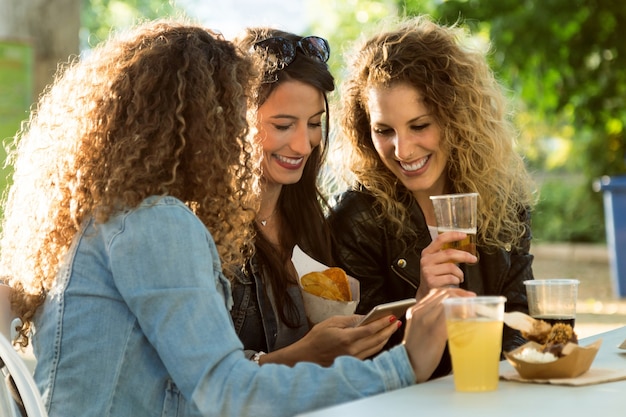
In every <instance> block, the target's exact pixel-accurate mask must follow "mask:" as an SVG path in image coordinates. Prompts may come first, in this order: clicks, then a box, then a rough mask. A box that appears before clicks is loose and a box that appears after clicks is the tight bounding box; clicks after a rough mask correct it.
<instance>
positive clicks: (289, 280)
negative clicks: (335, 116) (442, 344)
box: [236, 28, 335, 326]
mask: <svg viewBox="0 0 626 417" xmlns="http://www.w3.org/2000/svg"><path fill="white" fill-rule="evenodd" d="M272 37H283V38H286V39H289V40H293V41H295V42H297V41H299V40H300V39H302V37H301V36H298V35H295V34H293V33H289V32H283V31H280V30H274V29H270V28H249V29H248V30H247V31H246V33H245V35H244V36H243V37H242V38H240V39H238V40H237V41H236V42H237V43H238V44H239V46H240V47H241V48H242V49H244V51H246V52H254V49H253V46H254V44H255V43H256V42H259V41H261V40H264V39H268V38H272ZM253 55H256V58H257V59H258V60H257V65H258V66H259V69H260V72H261V76H262V77H266V76H267V74H266V72H267V64H266V62H265V61H264V57H263V56H262V55H261V54H254V53H253ZM271 75H272V79H271V80H270V81H267V80H264V81H262V82H260V83H259V84H258V88H257V91H255V92H254V93H253V94H251V96H250V101H251V108H252V110H253V111H255V110H256V109H258V108H259V107H260V106H261V105H262V104H263V103H264V102H265V100H267V98H268V97H269V96H270V94H271V93H272V91H274V90H275V89H276V88H277V87H278V86H279V85H280V84H281V83H283V82H285V81H288V80H297V81H300V82H303V83H306V84H309V85H311V86H313V87H315V88H317V89H318V90H320V91H321V92H322V93H323V95H324V101H325V103H326V117H325V128H324V133H323V137H322V143H321V144H320V145H319V146H317V147H316V148H315V149H313V152H312V153H311V155H310V156H309V159H308V161H307V163H306V165H305V167H304V170H303V173H302V178H301V179H300V181H298V182H297V183H295V184H288V185H283V187H282V190H281V194H280V197H279V199H278V207H277V214H278V216H277V218H278V219H279V220H278V221H279V241H280V248H278V249H279V250H277V248H276V246H274V245H273V244H272V243H271V242H269V241H268V240H267V239H266V238H265V236H264V235H263V233H261V231H260V230H259V228H258V226H257V234H256V239H255V249H256V256H257V257H258V260H259V262H260V263H261V264H262V265H263V267H264V268H265V270H266V271H267V275H266V276H267V277H270V282H269V285H270V286H271V289H272V293H273V296H274V298H275V300H276V304H277V309H278V314H279V318H280V320H281V321H282V322H284V323H285V324H287V325H288V326H296V323H297V322H298V321H297V320H298V318H299V317H298V311H297V309H296V307H295V304H294V303H293V300H292V299H291V297H290V296H289V294H288V293H287V287H288V286H289V285H293V283H294V282H296V280H297V277H296V276H295V275H294V274H295V272H294V271H292V270H291V269H289V268H287V267H286V266H287V265H289V261H290V259H291V255H292V251H293V248H294V246H295V245H296V244H297V245H298V246H300V247H301V248H302V249H303V250H304V251H305V252H307V253H308V254H309V255H311V256H312V257H314V258H315V259H317V260H318V261H320V262H322V263H324V264H326V265H332V263H333V262H332V256H331V240H330V229H329V227H328V224H327V222H326V219H325V216H324V214H325V213H324V212H325V209H326V208H327V207H328V204H327V201H326V200H325V198H324V196H323V195H322V193H321V191H320V189H319V186H318V178H319V173H320V169H321V167H322V164H323V161H324V160H325V158H326V153H327V151H328V130H329V129H328V123H329V109H328V99H327V94H328V93H330V92H332V91H333V90H334V89H335V82H334V78H333V76H332V74H331V73H330V71H329V69H328V66H327V65H326V63H324V62H321V61H319V60H316V59H313V58H310V57H308V56H306V55H305V54H303V53H301V51H300V50H299V49H298V50H297V52H296V57H295V59H294V60H293V61H292V62H291V63H289V65H287V66H285V67H281V68H280V69H277V70H275V71H273V72H272V74H271ZM265 284H266V285H267V284H268V283H265Z"/></svg>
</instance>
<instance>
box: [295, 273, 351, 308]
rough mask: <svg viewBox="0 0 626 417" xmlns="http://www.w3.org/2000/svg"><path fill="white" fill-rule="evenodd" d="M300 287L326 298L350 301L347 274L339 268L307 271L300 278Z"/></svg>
mask: <svg viewBox="0 0 626 417" xmlns="http://www.w3.org/2000/svg"><path fill="white" fill-rule="evenodd" d="M300 283H301V284H302V289H304V290H305V291H306V292H308V293H311V294H313V295H317V296H319V297H323V298H326V299H328V300H335V301H352V291H351V290H350V282H349V281H348V276H347V275H346V273H345V272H344V271H343V269H341V268H337V267H332V268H328V269H326V270H324V271H321V272H309V273H308V274H305V275H303V276H302V278H300Z"/></svg>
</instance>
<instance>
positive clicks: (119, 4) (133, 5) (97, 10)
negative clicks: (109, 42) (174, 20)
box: [80, 0, 184, 50]
mask: <svg viewBox="0 0 626 417" xmlns="http://www.w3.org/2000/svg"><path fill="white" fill-rule="evenodd" d="M183 14H184V13H183V11H182V9H180V8H179V7H177V6H176V5H175V3H173V1H172V0H169V1H168V0H82V7H81V12H80V19H81V33H80V40H81V49H82V50H85V49H89V48H91V47H93V46H95V45H96V44H98V43H99V42H101V41H103V40H105V39H107V37H108V36H109V33H110V31H111V29H113V28H124V27H128V26H130V25H132V24H134V23H136V22H137V21H138V20H141V19H155V18H159V17H166V16H174V15H177V16H178V15H183Z"/></svg>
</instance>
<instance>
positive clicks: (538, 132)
mask: <svg viewBox="0 0 626 417" xmlns="http://www.w3.org/2000/svg"><path fill="white" fill-rule="evenodd" d="M181 1H182V0H181ZM194 1H195V2H196V3H197V4H196V7H200V6H201V7H210V5H207V6H204V5H205V4H204V3H203V1H202V0H187V1H186V3H190V2H194ZM259 1H262V0H259ZM32 2H39V3H43V4H45V5H46V7H48V8H55V9H57V11H58V9H61V11H63V9H67V10H66V11H65V13H61V14H57V16H58V17H56V21H55V22H53V23H54V25H56V26H57V27H64V26H69V27H72V25H76V22H74V21H73V20H75V19H76V17H75V16H76V15H78V11H77V10H75V9H76V8H79V12H80V14H79V15H80V25H79V27H80V29H79V30H78V31H77V32H78V33H76V34H75V35H72V36H75V37H76V43H77V44H79V45H80V50H81V51H86V50H88V49H89V48H90V47H92V46H93V45H95V44H97V43H98V42H100V41H101V40H103V39H105V38H106V37H107V36H108V33H109V31H110V29H111V28H116V27H125V26H128V25H130V24H132V23H134V22H136V21H137V20H139V19H150V18H156V17H162V16H171V15H184V14H185V13H186V11H185V8H184V7H182V6H180V5H177V3H175V2H174V0H170V1H168V0H80V1H76V0H44V1H42V0H0V12H3V11H4V10H7V9H10V8H11V7H10V6H11V5H17V4H20V5H22V6H23V5H24V4H28V3H32ZM303 3H305V4H306V7H307V14H308V16H309V22H308V24H309V27H308V29H307V30H306V31H307V32H310V33H315V34H318V35H321V36H325V37H326V38H328V39H329V41H330V43H331V46H332V49H333V53H332V54H331V60H330V65H331V68H332V70H333V73H334V74H335V75H336V77H337V81H338V83H341V79H342V75H343V68H344V64H345V63H344V61H343V59H344V57H345V54H344V52H345V51H346V50H348V48H349V47H350V44H351V42H352V41H353V40H355V39H357V38H358V37H359V36H361V35H362V34H363V33H366V34H367V33H368V30H369V29H371V28H372V27H374V26H375V25H376V24H377V23H378V22H379V21H380V20H381V19H385V18H387V17H390V16H391V17H393V16H407V15H409V16H410V15H416V14H429V15H431V16H432V17H433V18H435V19H436V20H438V21H441V22H442V23H455V22H458V24H460V25H463V26H466V27H467V28H468V30H470V31H471V32H472V33H473V34H474V35H475V36H477V37H478V38H479V39H482V40H486V41H489V42H491V43H492V45H493V49H492V53H491V54H490V59H491V65H492V68H493V69H494V71H495V72H496V75H497V77H498V78H499V79H500V80H501V81H502V83H503V84H504V85H505V87H506V88H507V89H508V91H509V92H510V98H511V99H512V100H513V102H514V103H515V109H516V115H515V122H516V124H517V126H518V127H519V130H520V137H519V150H520V152H521V153H523V154H524V156H525V157H526V160H527V162H528V167H529V169H531V171H532V172H533V173H534V174H535V177H536V179H537V182H538V184H539V186H540V189H541V194H540V203H539V205H538V207H537V209H536V211H535V213H534V217H533V232H534V235H535V239H536V240H537V241H539V242H546V241H569V242H604V241H605V230H604V213H603V206H602V195H601V193H598V192H595V191H594V190H593V188H592V183H593V182H594V181H595V180H596V179H598V178H599V177H601V176H602V175H610V176H614V175H621V174H626V138H625V136H624V135H625V132H624V125H625V124H626V106H625V105H624V104H625V103H624V101H625V100H626V42H624V41H623V40H622V39H623V36H624V32H625V31H626V29H625V28H626V3H623V1H622V0H525V1H519V0H447V1H446V0H303ZM22 9H24V10H26V12H25V13H26V14H30V18H29V17H28V16H27V17H23V16H17V17H15V18H13V20H15V22H11V23H13V24H15V25H16V27H17V26H19V25H20V24H21V23H22V21H28V22H32V21H36V20H37V19H38V20H40V21H41V20H42V15H41V9H34V8H32V7H31V8H29V7H22ZM63 16H65V18H66V19H68V20H72V21H71V22H63ZM192 17H193V15H192ZM1 23H2V19H0V24H1ZM66 23H69V24H68V25H66ZM29 27H32V28H35V25H33V24H32V23H31V24H30V26H29ZM217 29H219V27H217ZM1 34H2V31H0V36H1ZM31 35H32V36H39V37H44V38H45V34H41V33H36V32H35V30H34V29H33V30H32V33H31ZM78 40H80V42H78ZM56 42H58V41H56ZM72 42H74V40H73V39H71V42H70V43H71V44H73V43H72ZM41 45H43V46H41V47H40V49H41V48H46V45H45V43H42V44H41ZM38 53H41V51H39V52H38ZM74 53H76V54H77V53H79V51H75V52H74ZM39 61H40V60H38V59H36V62H35V66H40V65H42V64H41V62H39ZM64 61H67V53H65V55H64V54H63V53H61V54H59V56H58V57H57V61H56V62H64ZM46 65H48V66H49V64H46ZM47 70H48V72H52V71H51V70H53V68H47ZM49 81H50V80H48V82H49ZM2 82H3V81H2V78H0V92H1V91H2V90H1V89H2V88H6V86H5V87H3V86H2ZM40 91H41V89H40V88H36V89H35V91H34V96H35V97H36V96H37V95H38V94H39V92H40ZM0 122H1V121H0ZM18 127H19V126H15V127H13V128H12V130H11V131H15V130H17V128H18ZM2 139H5V138H4V137H3V138H2ZM0 186H1V185H0Z"/></svg>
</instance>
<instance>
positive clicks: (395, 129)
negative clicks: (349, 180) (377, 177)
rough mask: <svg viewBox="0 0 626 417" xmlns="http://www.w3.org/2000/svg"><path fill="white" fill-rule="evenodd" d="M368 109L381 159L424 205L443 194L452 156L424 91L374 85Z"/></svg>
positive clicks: (396, 85) (372, 131) (371, 127)
mask: <svg viewBox="0 0 626 417" xmlns="http://www.w3.org/2000/svg"><path fill="white" fill-rule="evenodd" d="M367 110H368V113H369V116H370V129H371V135H372V141H373V143H374V147H375V148H376V151H377V152H378V155H379V157H380V159H381V160H382V162H383V163H384V164H385V166H387V168H389V170H390V171H391V172H393V173H394V174H395V175H396V177H398V179H399V180H400V181H401V182H402V184H404V186H405V187H406V188H407V189H409V190H410V191H411V192H412V193H413V195H414V196H415V198H416V199H417V200H418V202H420V205H421V204H422V202H424V201H428V197H429V196H430V195H436V194H443V193H444V188H445V185H446V174H445V173H446V165H447V161H448V156H449V155H448V152H447V151H445V150H444V149H443V148H442V147H441V146H440V145H441V130H440V127H439V124H438V123H437V121H436V120H435V117H434V116H433V115H432V114H431V113H430V112H429V110H428V108H426V106H425V105H424V101H423V98H422V95H421V94H420V92H419V91H418V90H417V89H415V88H414V87H412V86H410V85H408V84H404V83H402V84H395V85H393V86H392V87H373V88H370V89H369V90H368V92H367Z"/></svg>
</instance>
